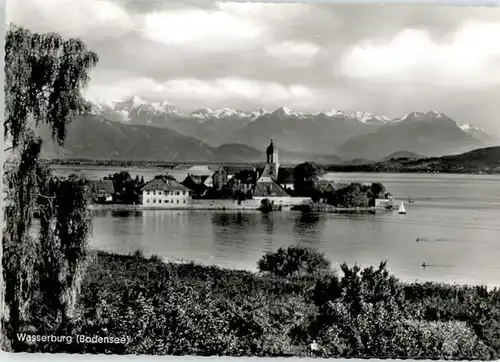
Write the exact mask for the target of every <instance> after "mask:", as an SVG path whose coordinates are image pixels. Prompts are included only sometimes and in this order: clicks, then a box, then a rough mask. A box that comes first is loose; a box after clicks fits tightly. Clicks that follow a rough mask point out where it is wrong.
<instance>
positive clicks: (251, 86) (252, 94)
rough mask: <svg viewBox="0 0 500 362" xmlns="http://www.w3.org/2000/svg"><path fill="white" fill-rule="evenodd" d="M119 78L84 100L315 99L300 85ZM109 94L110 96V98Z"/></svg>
mask: <svg viewBox="0 0 500 362" xmlns="http://www.w3.org/2000/svg"><path fill="white" fill-rule="evenodd" d="M117 75H118V74H117ZM119 75H120V78H121V79H120V80H119V81H115V82H106V83H104V84H95V85H94V86H92V87H91V88H89V89H88V90H87V91H86V96H87V98H89V99H107V100H110V99H123V98H125V97H129V96H132V95H141V96H145V97H150V98H156V99H163V100H169V101H172V102H176V101H179V100H180V101H182V100H184V99H186V98H189V99H190V100H194V101H208V102H213V103H220V102H224V100H226V99H235V98H237V99H246V100H249V101H264V102H271V103H273V102H277V103H279V104H295V103H297V102H299V103H301V104H307V103H308V102H310V101H311V100H312V99H314V96H315V95H314V92H313V91H312V90H311V89H309V88H308V87H306V86H304V85H300V84H294V85H289V86H285V85H282V84H279V83H276V82H265V81H255V80H252V79H244V78H234V77H225V78H217V79H213V80H199V79H194V78H179V79H171V80H168V81H166V82H162V83H160V82H156V81H155V80H154V79H151V78H144V77H138V78H135V77H133V76H132V75H128V76H126V75H125V74H123V73H121V74H119ZM111 95H113V97H111V98H110V96H111Z"/></svg>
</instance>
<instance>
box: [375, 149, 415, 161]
mask: <svg viewBox="0 0 500 362" xmlns="http://www.w3.org/2000/svg"><path fill="white" fill-rule="evenodd" d="M400 158H407V159H421V158H425V156H423V155H420V154H418V153H415V152H410V151H396V152H394V153H391V154H390V155H389V156H387V157H384V158H383V159H382V160H381V161H388V160H392V159H394V160H397V159H400Z"/></svg>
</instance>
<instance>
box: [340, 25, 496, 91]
mask: <svg viewBox="0 0 500 362" xmlns="http://www.w3.org/2000/svg"><path fill="white" fill-rule="evenodd" d="M450 38H451V39H450V40H449V41H447V42H436V41H435V40H434V39H432V38H431V37H430V36H429V34H428V33H427V32H425V31H423V30H413V29H406V30H403V31H401V32H400V33H399V34H398V35H397V36H395V37H394V38H392V39H391V40H390V41H389V42H385V43H380V42H378V43H377V42H374V41H365V42H362V43H360V44H358V45H356V46H354V47H353V48H352V49H351V50H350V51H349V52H347V53H346V54H344V56H343V58H342V63H341V70H342V72H343V73H344V74H345V75H347V76H350V77H354V78H364V79H372V80H384V81H386V82H388V81H399V82H402V81H405V82H408V81H410V82H411V81H415V82H432V83H440V84H442V85H469V86H474V85H481V84H487V83H491V82H497V83H499V82H500V73H499V71H498V69H497V70H496V71H494V70H493V69H492V62H493V61H494V60H495V59H499V58H500V42H498V41H497V42H495V41H492V39H499V38H500V23H477V22H474V23H472V22H471V23H467V24H465V25H463V26H462V27H460V28H459V29H458V30H457V31H456V32H455V33H454V34H452V35H451V36H450Z"/></svg>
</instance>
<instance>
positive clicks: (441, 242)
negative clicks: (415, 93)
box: [58, 168, 500, 286]
mask: <svg viewBox="0 0 500 362" xmlns="http://www.w3.org/2000/svg"><path fill="white" fill-rule="evenodd" d="M79 171H80V172H82V173H83V174H85V175H86V176H88V177H93V178H95V177H102V176H104V175H107V174H109V173H113V172H116V170H115V169H109V168H108V169H102V168H92V169H91V168H86V169H85V168H79ZM58 172H60V173H64V172H68V171H67V170H66V169H64V170H61V169H59V170H58ZM71 172H74V171H71ZM129 172H130V173H131V174H132V175H133V176H135V175H136V174H139V176H144V178H145V179H146V180H147V179H150V178H152V176H153V175H154V174H157V173H159V172H162V171H161V170H158V169H155V170H152V169H136V170H131V171H130V170H129ZM165 172H166V170H165ZM177 173H178V174H175V173H173V175H174V176H176V177H178V178H181V179H182V178H183V176H185V175H182V172H177ZM329 178H331V179H334V180H339V181H361V182H373V181H378V182H382V183H383V184H384V185H386V187H387V189H388V190H389V191H391V192H392V193H393V194H394V195H395V197H396V198H400V199H402V200H406V199H407V198H408V196H411V197H412V199H414V200H415V203H413V204H406V208H407V212H408V213H407V215H403V216H402V215H398V214H397V212H388V213H378V214H376V215H335V214H301V213H296V212H276V213H271V214H268V215H264V214H261V213H259V212H216V211H173V210H172V211H169V210H164V211H136V212H116V211H96V212H95V218H94V228H93V236H92V238H91V244H92V246H93V247H95V248H99V249H103V250H109V251H113V252H118V253H131V252H134V251H135V250H137V249H140V250H142V251H143V252H144V254H146V255H151V254H158V255H159V256H161V257H163V258H165V259H166V260H194V261H197V262H200V263H206V264H217V265H220V266H224V267H229V268H242V269H249V270H255V269H256V262H257V260H258V259H259V258H260V256H261V255H262V254H263V253H264V252H266V251H270V250H274V249H276V248H278V247H280V246H289V245H302V246H309V247H314V248H316V249H318V250H320V251H322V252H324V253H325V254H326V255H327V256H328V258H329V259H330V260H331V261H332V263H333V265H334V266H335V267H338V266H339V264H340V263H342V262H344V261H346V262H348V263H351V264H353V263H358V264H361V265H377V264H378V263H379V262H380V261H382V260H387V261H388V266H389V268H390V270H391V271H392V272H393V273H395V274H396V275H397V276H398V277H400V278H402V279H405V280H432V281H440V282H451V283H453V282H456V283H474V284H478V283H484V284H489V285H497V286H499V285H500V177H499V176H486V175H426V174H416V175H414V174H377V173H370V174H369V173H358V174H354V173H340V174H330V175H329ZM418 237H425V238H426V239H427V241H424V242H419V243H417V242H416V239H417V238H418ZM424 261H425V263H426V264H427V265H429V266H428V267H427V268H426V269H425V270H424V269H423V268H422V267H421V264H422V263H423V262H424Z"/></svg>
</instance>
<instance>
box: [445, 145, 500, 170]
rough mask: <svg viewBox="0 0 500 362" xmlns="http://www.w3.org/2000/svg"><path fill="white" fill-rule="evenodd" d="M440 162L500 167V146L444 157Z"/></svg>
mask: <svg viewBox="0 0 500 362" xmlns="http://www.w3.org/2000/svg"><path fill="white" fill-rule="evenodd" d="M440 160H441V161H442V162H446V163H454V164H473V165H484V166H487V167H500V146H495V147H487V148H480V149H477V150H472V151H469V152H465V153H462V154H458V155H451V156H444V157H441V158H440Z"/></svg>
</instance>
